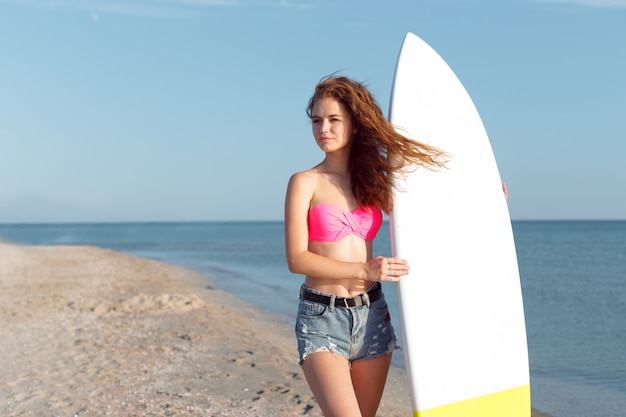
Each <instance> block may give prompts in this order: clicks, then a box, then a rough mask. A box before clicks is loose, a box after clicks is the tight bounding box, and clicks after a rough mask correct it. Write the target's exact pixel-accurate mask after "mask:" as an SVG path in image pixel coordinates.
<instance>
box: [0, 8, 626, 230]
mask: <svg viewBox="0 0 626 417" xmlns="http://www.w3.org/2000/svg"><path fill="white" fill-rule="evenodd" d="M408 31H410V32H413V33H415V34H417V35H418V36H420V37H421V38H423V39H424V40H426V41H427V42H428V43H429V44H430V45H431V46H432V47H433V48H435V50H437V51H438V52H439V53H440V55H442V56H443V58H444V59H445V60H446V61H447V62H448V64H449V65H450V66H451V67H452V69H453V70H454V71H455V72H456V74H457V75H458V76H459V78H460V79H461V81H462V82H463V83H464V85H465V87H466V88H467V90H468V91H469V93H470V95H471V97H472V98H473V100H474V102H475V104H476V106H477V108H478V111H479V113H480V114H481V117H482V119H483V122H484V123H485V126H486V129H487V132H488V134H489V136H490V139H491V142H492V146H493V148H494V152H495V155H496V158H497V160H498V165H499V168H500V173H501V175H502V177H503V179H504V180H505V181H506V182H507V184H508V186H509V190H510V198H509V209H510V212H511V217H512V218H513V219H514V220H523V219H625V218H626V163H625V162H624V155H626V140H625V139H626V133H625V132H626V76H625V75H624V74H626V47H625V45H626V0H571V1H568V0H560V1H559V0H550V1H548V0H545V1H543V0H506V1H503V0H491V1H487V0H485V1H482V0H422V1H415V0H405V1H380V0H378V1H374V0H363V1H330V0H286V1H280V0H276V1H274V0H267V1H266V0H238V1H229V0H90V1H87V0H49V1H44V0H0V63H1V64H0V223H11V222H64V221H80V222H83V221H95V222H101V221H102V222H110V221H187V220H280V219H282V215H283V199H284V192H285V187H286V184H287V180H288V178H289V176H290V175H291V174H292V173H293V172H296V171H299V170H304V169H307V168H309V167H311V166H313V165H315V164H316V163H317V162H319V161H320V160H321V158H322V156H323V155H322V153H321V152H320V151H319V150H318V148H317V147H316V145H315V144H314V142H313V139H312V137H311V133H310V129H309V122H308V120H307V118H306V115H305V111H304V108H305V105H306V102H307V100H308V98H309V96H310V94H311V92H312V90H313V87H314V85H315V84H316V83H317V81H318V80H319V79H320V78H321V77H323V76H324V75H327V74H330V73H333V72H335V71H340V72H341V73H342V74H344V75H348V76H351V77H353V78H356V79H358V80H361V81H364V82H365V83H367V84H368V85H369V87H370V89H371V91H372V92H373V93H374V95H375V96H376V97H377V99H378V101H379V103H380V105H381V107H382V108H383V110H384V111H385V113H386V112H387V109H388V105H389V93H390V89H391V83H392V79H393V71H394V67H395V63H396V59H397V55H398V52H399V49H400V46H401V43H402V40H403V39H404V36H405V34H406V32H408Z"/></svg>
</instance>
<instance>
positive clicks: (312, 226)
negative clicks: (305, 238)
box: [308, 204, 383, 242]
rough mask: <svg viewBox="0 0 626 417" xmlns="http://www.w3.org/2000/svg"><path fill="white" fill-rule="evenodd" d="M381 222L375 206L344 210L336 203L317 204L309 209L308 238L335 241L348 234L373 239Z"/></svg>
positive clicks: (381, 215)
mask: <svg viewBox="0 0 626 417" xmlns="http://www.w3.org/2000/svg"><path fill="white" fill-rule="evenodd" d="M382 222H383V214H382V212H381V211H380V209H379V208H377V207H372V206H367V207H358V208H356V209H354V210H352V211H345V210H344V209H342V208H341V207H339V206H338V205H336V204H318V205H316V206H315V207H311V209H310V210H309V218H308V224H309V240H314V241H319V242H336V241H338V240H340V239H342V238H344V237H346V236H348V235H349V234H355V235H357V236H359V237H361V238H363V239H365V240H374V238H375V237H376V233H378V230H379V229H380V225H381V224H382Z"/></svg>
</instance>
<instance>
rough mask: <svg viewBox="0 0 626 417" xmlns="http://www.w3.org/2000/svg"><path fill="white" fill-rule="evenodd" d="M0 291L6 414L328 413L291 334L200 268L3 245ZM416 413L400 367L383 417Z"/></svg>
mask: <svg viewBox="0 0 626 417" xmlns="http://www.w3.org/2000/svg"><path fill="white" fill-rule="evenodd" d="M0 288H1V291H0V306H1V307H0V329H2V332H3V334H4V335H5V337H3V338H2V341H1V342H0V350H2V352H3V355H2V359H0V363H1V366H2V372H3V375H4V378H5V380H6V381H8V382H7V384H6V386H5V387H4V388H2V389H0V402H1V403H2V404H3V405H2V408H1V410H2V414H3V415H8V416H39V415H76V416H101V415H107V416H141V415H170V416H209V415H210V416H290V415H307V416H320V415H321V413H320V410H319V407H317V404H316V402H315V399H314V398H313V396H312V394H311V393H310V390H309V388H308V386H307V384H306V382H305V380H304V376H303V374H302V372H301V369H300V367H299V365H298V363H297V352H296V345H295V344H296V342H295V337H293V329H292V328H291V327H290V326H289V325H287V324H286V323H284V321H283V320H282V318H280V317H279V316H276V315H272V314H270V313H266V312H263V311H261V310H260V309H259V308H257V307H255V306H253V305H251V304H248V303H246V302H244V301H241V300H239V299H237V298H236V297H235V296H234V295H232V294H229V293H226V292H224V291H221V290H218V289H216V287H215V286H214V285H213V283H212V282H211V281H210V278H208V277H206V276H205V275H202V274H200V273H198V272H194V271H191V270H188V269H185V268H182V267H178V266H173V265H169V264H165V263H161V262H158V261H153V260H148V259H143V258H137V257H133V256H130V255H125V254H122V253H120V252H115V251H111V250H106V249H100V248H96V247H90V246H20V245H13V244H10V243H4V242H0ZM411 414H412V411H411V407H410V400H409V394H408V387H407V384H406V376H405V373H404V370H402V369H398V368H394V367H392V369H391V370H390V373H389V377H388V381H387V386H386V389H385V393H384V395H383V400H382V402H381V405H380V408H379V412H378V414H377V416H380V417H395V416H398V417H400V416H409V415H411ZM532 415H533V417H549V416H548V415H547V414H543V413H540V412H538V411H536V410H533V414H532Z"/></svg>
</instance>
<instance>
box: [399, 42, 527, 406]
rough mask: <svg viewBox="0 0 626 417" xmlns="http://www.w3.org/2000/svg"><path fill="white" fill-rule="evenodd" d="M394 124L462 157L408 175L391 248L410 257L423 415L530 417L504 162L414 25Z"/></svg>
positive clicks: (414, 373)
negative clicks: (499, 163) (502, 171)
mask: <svg viewBox="0 0 626 417" xmlns="http://www.w3.org/2000/svg"><path fill="white" fill-rule="evenodd" d="M390 121H391V122H392V123H393V124H394V126H396V128H397V129H398V130H399V131H401V132H403V133H404V134H405V135H406V136H408V137H411V138H413V139H416V140H419V141H421V142H425V143H428V144H431V145H434V146H436V147H438V148H440V149H442V150H444V151H446V152H448V153H449V154H450V155H451V160H450V162H449V163H448V168H447V169H443V170H439V171H434V172H433V171H428V170H426V169H423V168H418V169H416V170H412V172H408V173H407V174H406V175H405V176H404V178H402V179H399V180H398V181H397V186H398V188H399V189H400V190H401V191H394V208H393V212H392V214H391V216H390V229H391V242H392V252H393V253H394V255H396V256H398V257H400V258H403V259H406V260H408V261H409V265H410V267H411V270H410V274H409V275H408V276H406V277H403V278H402V281H401V282H400V283H399V284H398V285H397V287H396V289H397V296H398V306H399V309H400V325H401V331H402V344H403V350H404V358H405V364H406V368H407V374H408V376H409V385H410V390H411V393H412V401H413V410H414V411H413V414H414V416H420V417H443V416H446V417H456V416H463V417H473V416H481V417H529V416H530V384H529V368H528V350H527V343H526V329H525V322H524V310H523V305H522V293H521V287H520V280H519V272H518V266H517V258H516V253H515V244H514V240H513V233H512V229H511V221H510V217H509V213H508V208H507V203H506V199H505V196H504V193H503V190H502V183H501V180H500V175H499V173H498V168H497V165H496V161H495V158H494V155H493V151H492V149H491V145H490V143H489V139H488V137H487V133H486V132H485V128H484V127H483V124H482V122H481V119H480V116H479V115H478V112H477V111H476V108H475V107H474V104H473V102H472V100H471V99H470V97H469V95H468V93H467V92H466V90H465V88H464V87H463V85H462V84H461V82H460V81H459V80H458V78H457V77H456V76H455V75H454V73H453V72H452V70H451V69H450V68H449V67H448V65H447V64H446V63H445V62H444V60H443V59H442V58H441V57H440V56H439V55H438V54H437V53H436V52H435V51H434V50H433V49H432V48H431V47H430V46H428V45H427V44H426V43H425V42H424V41H422V40H421V39H420V38H418V37H417V36H415V35H413V34H412V33H409V34H407V36H406V38H405V40H404V43H403V45H402V49H401V52H400V56H399V58H398V63H397V67H396V73H395V79H394V85H393V91H392V98H391V108H390Z"/></svg>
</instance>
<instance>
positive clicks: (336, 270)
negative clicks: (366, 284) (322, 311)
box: [285, 172, 398, 281]
mask: <svg viewBox="0 0 626 417" xmlns="http://www.w3.org/2000/svg"><path fill="white" fill-rule="evenodd" d="M315 182H316V180H315V177H314V175H313V174H310V173H306V172H303V173H298V174H295V175H293V176H292V177H291V179H290V180H289V185H288V187H287V195H286V197H285V251H286V257H287V265H288V266H289V270H290V271H291V272H292V273H294V274H302V275H307V276H311V277H315V278H320V279H361V280H368V281H380V280H384V281H397V280H398V278H396V277H393V276H388V275H387V273H389V272H390V271H389V262H388V261H387V262H385V261H384V258H381V257H378V258H375V259H372V260H370V261H369V262H367V263H363V262H345V261H339V260H336V259H331V258H328V257H325V256H322V255H318V254H316V253H313V252H311V251H310V250H309V230H308V225H307V216H308V212H309V207H310V205H311V199H312V198H313V192H314V190H315Z"/></svg>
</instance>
